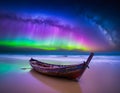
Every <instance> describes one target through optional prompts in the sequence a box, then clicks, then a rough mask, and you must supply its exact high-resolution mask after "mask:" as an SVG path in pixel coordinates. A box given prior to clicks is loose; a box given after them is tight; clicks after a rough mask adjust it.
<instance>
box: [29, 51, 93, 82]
mask: <svg viewBox="0 0 120 93" xmlns="http://www.w3.org/2000/svg"><path fill="white" fill-rule="evenodd" d="M93 55H94V53H91V54H90V55H89V57H88V59H87V61H86V62H85V61H84V62H83V63H81V64H74V65H55V64H49V63H44V62H41V61H38V60H36V59H33V58H31V59H30V60H29V62H30V65H31V66H32V67H33V69H34V70H35V71H37V72H40V73H41V74H45V75H49V76H55V77H64V78H68V79H73V80H79V79H80V77H81V76H82V74H83V73H84V71H85V69H86V68H87V67H88V68H89V66H88V65H89V63H90V61H91V59H92V57H93Z"/></svg>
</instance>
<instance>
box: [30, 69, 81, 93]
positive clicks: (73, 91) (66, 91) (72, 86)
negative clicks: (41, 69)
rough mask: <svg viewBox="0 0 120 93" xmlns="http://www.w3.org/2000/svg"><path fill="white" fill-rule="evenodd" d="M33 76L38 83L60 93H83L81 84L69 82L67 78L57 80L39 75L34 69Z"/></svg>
mask: <svg viewBox="0 0 120 93" xmlns="http://www.w3.org/2000/svg"><path fill="white" fill-rule="evenodd" d="M30 73H31V75H32V76H33V77H34V78H36V79H37V80H38V81H40V82H43V83H44V84H45V85H47V86H49V87H51V88H52V89H54V90H56V91H58V93H82V91H81V88H80V85H79V82H76V81H72V80H68V79H65V78H56V77H50V76H46V75H42V74H39V73H38V72H36V71H34V70H33V69H32V70H31V71H30Z"/></svg>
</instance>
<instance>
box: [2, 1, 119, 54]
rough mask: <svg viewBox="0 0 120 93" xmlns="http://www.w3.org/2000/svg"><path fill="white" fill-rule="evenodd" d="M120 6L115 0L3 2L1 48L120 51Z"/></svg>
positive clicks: (18, 49) (15, 49) (17, 49)
mask: <svg viewBox="0 0 120 93" xmlns="http://www.w3.org/2000/svg"><path fill="white" fill-rule="evenodd" d="M119 9H120V6H119V3H118V2H117V1H115V0H114V1H110V0H100V1H99V0H84V1H80V0H38V1H37V0H33V1H31V0H24V1H22V0H20V1H19V0H18V1H15V0H9V1H0V49H1V51H3V52H4V51H8V50H9V49H10V50H14V51H22V50H28V51H30V50H32V51H35V50H39V51H41V50H47V51H49V50H50V51H56V50H64V51H65V50H66V51H74V50H75V51H90V52H91V51H93V52H94V51H119V50H120V31H119V30H120V26H119V24H120V18H119V16H120V12H119V11H120V10H119Z"/></svg>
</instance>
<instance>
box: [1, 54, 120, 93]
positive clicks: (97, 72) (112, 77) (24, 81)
mask: <svg viewBox="0 0 120 93" xmlns="http://www.w3.org/2000/svg"><path fill="white" fill-rule="evenodd" d="M31 57H33V58H37V59H39V60H42V61H45V62H47V63H54V64H76V63H81V62H83V61H84V60H86V59H87V57H88V56H87V55H81V56H67V57H64V56H56V55H50V56H45V55H43V56H38V55H0V93H120V89H119V86H120V56H94V58H93V59H92V61H91V63H90V65H89V66H90V69H87V70H86V71H85V73H84V74H83V76H82V77H81V79H80V80H79V82H75V81H71V80H67V79H61V78H53V77H49V76H45V75H41V74H38V73H36V72H35V71H34V70H31V66H30V65H29V62H28V60H29V59H30V58H31Z"/></svg>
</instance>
